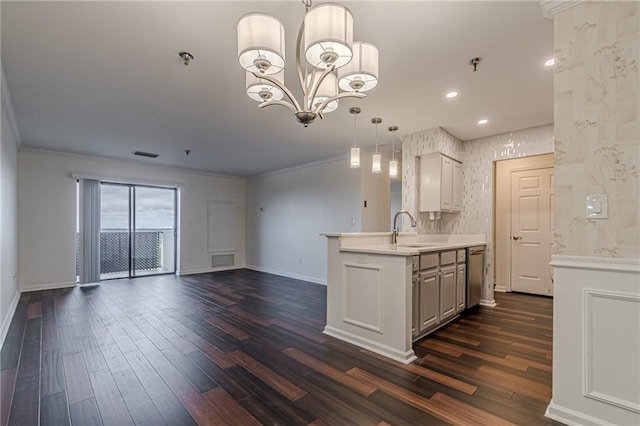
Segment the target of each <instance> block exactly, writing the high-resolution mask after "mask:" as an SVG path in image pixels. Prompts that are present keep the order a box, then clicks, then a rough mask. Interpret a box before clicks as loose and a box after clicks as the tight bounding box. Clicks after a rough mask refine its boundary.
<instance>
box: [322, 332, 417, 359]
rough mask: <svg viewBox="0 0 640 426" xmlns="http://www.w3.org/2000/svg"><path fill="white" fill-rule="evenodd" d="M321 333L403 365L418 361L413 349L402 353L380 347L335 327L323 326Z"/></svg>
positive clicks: (383, 346)
mask: <svg viewBox="0 0 640 426" xmlns="http://www.w3.org/2000/svg"><path fill="white" fill-rule="evenodd" d="M322 332H323V333H324V334H326V335H327V336H331V337H335V338H336V339H340V340H342V341H343V342H347V343H351V344H352V345H356V346H359V347H361V348H364V349H367V350H369V351H371V352H375V353H377V354H379V355H382V356H386V357H387V358H391V359H393V360H394V361H398V362H401V363H403V364H411V363H412V362H413V361H415V360H416V359H418V357H416V354H415V352H413V349H411V350H409V351H406V352H402V351H399V350H397V349H394V348H392V347H390V346H386V345H381V344H380V343H376V342H373V341H371V340H369V339H365V338H363V337H360V336H356V335H355V334H351V333H348V332H346V331H343V330H340V329H337V328H335V327H331V326H330V325H327V326H325V327H324V330H323V331H322Z"/></svg>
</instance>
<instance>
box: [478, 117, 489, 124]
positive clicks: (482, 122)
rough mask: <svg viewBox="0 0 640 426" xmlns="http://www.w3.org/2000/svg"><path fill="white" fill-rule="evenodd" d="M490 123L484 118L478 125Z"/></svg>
mask: <svg viewBox="0 0 640 426" xmlns="http://www.w3.org/2000/svg"><path fill="white" fill-rule="evenodd" d="M488 122H489V120H487V119H486V118H483V119H482V120H478V124H487V123H488Z"/></svg>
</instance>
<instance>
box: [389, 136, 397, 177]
mask: <svg viewBox="0 0 640 426" xmlns="http://www.w3.org/2000/svg"><path fill="white" fill-rule="evenodd" d="M397 130H398V126H389V131H390V132H391V136H392V138H391V160H390V161H389V177H391V178H397V177H398V160H396V138H395V137H394V136H393V133H394V132H395V131H397Z"/></svg>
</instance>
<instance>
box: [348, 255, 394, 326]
mask: <svg viewBox="0 0 640 426" xmlns="http://www.w3.org/2000/svg"><path fill="white" fill-rule="evenodd" d="M383 273H384V268H383V266H382V265H375V264H365V263H356V262H344V263H343V264H342V282H343V283H344V286H343V290H342V321H343V322H345V323H347V324H351V325H353V326H355V327H359V328H363V329H365V330H369V331H374V332H376V333H379V334H384V327H383V324H384V297H383V282H384V280H383ZM364 299H369V300H368V301H367V302H365V303H363V302H362V300H364ZM371 299H373V300H371ZM366 306H377V309H376V310H375V311H367V310H365V309H363V308H364V307H366Z"/></svg>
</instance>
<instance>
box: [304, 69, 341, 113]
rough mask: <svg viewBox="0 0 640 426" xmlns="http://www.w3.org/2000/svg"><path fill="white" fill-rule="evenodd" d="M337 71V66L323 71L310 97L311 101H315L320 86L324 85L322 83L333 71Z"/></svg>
mask: <svg viewBox="0 0 640 426" xmlns="http://www.w3.org/2000/svg"><path fill="white" fill-rule="evenodd" d="M335 69H336V66H335V65H331V66H330V67H328V68H327V69H325V70H324V71H322V74H320V78H318V81H317V82H315V84H314V86H313V88H312V89H311V96H309V99H311V100H312V101H313V99H314V98H315V97H316V93H318V89H320V85H321V84H322V81H323V80H324V79H325V78H326V77H327V76H328V75H329V74H331V73H332V72H333V70H335ZM309 107H311V105H309Z"/></svg>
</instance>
